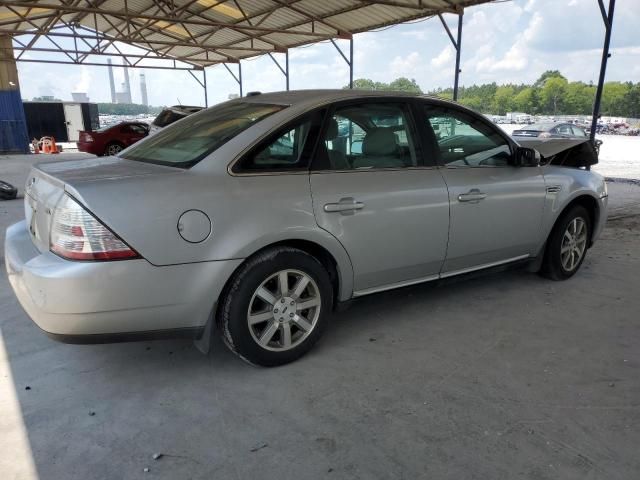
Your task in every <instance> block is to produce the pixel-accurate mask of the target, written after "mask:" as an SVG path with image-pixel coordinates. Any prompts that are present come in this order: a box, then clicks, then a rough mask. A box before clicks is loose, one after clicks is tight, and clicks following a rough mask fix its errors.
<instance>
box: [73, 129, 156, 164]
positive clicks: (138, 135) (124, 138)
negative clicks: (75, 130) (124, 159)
mask: <svg viewBox="0 0 640 480" xmlns="http://www.w3.org/2000/svg"><path fill="white" fill-rule="evenodd" d="M147 135H149V125H147V124H146V123H142V122H122V123H118V124H116V125H110V126H108V127H103V128H99V129H98V130H94V131H92V132H86V131H81V132H80V141H78V150H80V151H81V152H87V153H93V154H94V155H98V156H99V157H100V156H102V155H115V154H117V153H119V152H120V151H121V150H123V149H124V148H126V147H128V146H129V145H132V144H134V143H136V142H137V141H138V140H141V139H143V138H144V137H146V136H147Z"/></svg>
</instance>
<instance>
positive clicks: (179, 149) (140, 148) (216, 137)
mask: <svg viewBox="0 0 640 480" xmlns="http://www.w3.org/2000/svg"><path fill="white" fill-rule="evenodd" d="M283 108H285V106H283V105H267V104H259V103H245V102H228V103H224V104H222V105H220V106H217V107H213V108H210V109H208V110H204V111H202V112H199V113H194V114H193V115H190V116H188V117H187V118H185V119H184V120H182V121H181V122H179V123H176V124H173V125H170V126H168V127H166V128H164V129H163V130H161V131H160V132H158V133H156V134H155V135H152V136H150V137H147V138H145V139H144V140H143V141H141V142H138V143H136V144H135V145H134V146H132V147H130V148H128V149H127V150H126V151H125V152H123V153H122V154H121V156H122V157H123V158H126V159H128V160H138V161H141V162H148V163H157V164H159V165H168V166H175V167H183V168H188V167H190V166H192V165H194V164H196V163H197V162H199V161H200V160H201V159H203V158H204V157H205V156H206V155H208V154H209V153H211V152H213V151H214V150H216V149H217V148H220V147H221V146H222V145H224V144H225V143H226V142H227V141H229V140H230V139H231V138H233V137H235V136H236V135H238V134H239V133H240V132H242V131H243V130H246V129H247V128H249V127H250V126H252V125H254V124H255V123H257V122H259V121H260V120H262V119H264V118H265V117H268V116H269V115H271V114H273V113H275V112H277V111H280V110H282V109H283Z"/></svg>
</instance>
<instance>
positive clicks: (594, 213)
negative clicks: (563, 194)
mask: <svg viewBox="0 0 640 480" xmlns="http://www.w3.org/2000/svg"><path fill="white" fill-rule="evenodd" d="M576 205H581V206H582V207H584V208H585V209H586V210H587V212H588V213H589V220H590V221H591V232H589V243H588V244H587V246H588V247H591V245H593V232H594V231H595V227H596V225H597V224H598V220H599V219H600V214H601V212H600V205H599V204H598V200H597V199H596V198H595V197H593V196H592V195H589V194H586V193H582V194H580V195H578V196H576V197H574V198H573V199H571V201H569V203H567V204H566V205H565V206H564V208H563V209H562V210H561V211H560V213H559V214H558V215H557V216H556V219H555V221H554V222H553V227H552V228H551V231H550V232H549V235H551V232H553V230H554V229H555V227H556V225H557V224H558V222H559V221H560V219H561V218H562V217H563V216H564V215H565V214H566V213H567V212H568V211H569V210H571V209H572V208H573V207H575V206H576Z"/></svg>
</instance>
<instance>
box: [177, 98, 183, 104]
mask: <svg viewBox="0 0 640 480" xmlns="http://www.w3.org/2000/svg"><path fill="white" fill-rule="evenodd" d="M176 99H177V100H178V105H180V106H182V102H181V101H180V99H179V98H178V97H176Z"/></svg>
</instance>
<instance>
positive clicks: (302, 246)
mask: <svg viewBox="0 0 640 480" xmlns="http://www.w3.org/2000/svg"><path fill="white" fill-rule="evenodd" d="M277 247H291V248H296V249H298V250H301V251H303V252H305V253H307V254H309V255H311V256H312V257H314V258H315V259H316V260H318V262H320V264H321V265H322V266H323V267H324V268H325V270H326V271H327V273H328V274H329V279H330V281H331V286H332V287H333V308H334V309H335V308H336V305H337V304H338V302H340V301H345V300H348V299H349V298H350V297H351V295H352V293H353V272H352V271H351V270H350V268H351V264H350V263H349V264H348V265H344V260H343V262H342V264H341V262H339V261H338V260H339V259H337V258H336V256H337V255H336V254H335V252H332V251H330V250H329V248H327V247H326V246H324V245H321V244H320V243H318V242H315V241H312V240H308V239H301V238H291V239H285V240H278V241H274V242H272V243H269V244H267V245H264V246H262V247H260V248H259V249H257V250H256V251H254V252H253V253H252V254H251V255H249V256H247V257H246V258H245V259H244V261H243V262H242V263H241V264H240V265H238V267H237V268H236V269H235V270H234V271H233V273H232V274H231V275H230V276H229V278H228V279H227V282H226V283H225V286H224V288H223V289H222V291H223V292H225V291H226V289H227V286H228V285H229V284H230V282H231V281H232V279H233V277H234V276H235V274H236V272H237V271H238V270H240V268H242V266H243V265H245V264H246V263H247V261H249V260H250V259H251V258H253V257H255V256H256V255H259V254H260V253H262V252H264V251H265V250H268V249H271V248H277ZM344 253H345V255H346V252H344ZM347 258H348V257H347ZM345 270H348V271H345Z"/></svg>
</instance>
